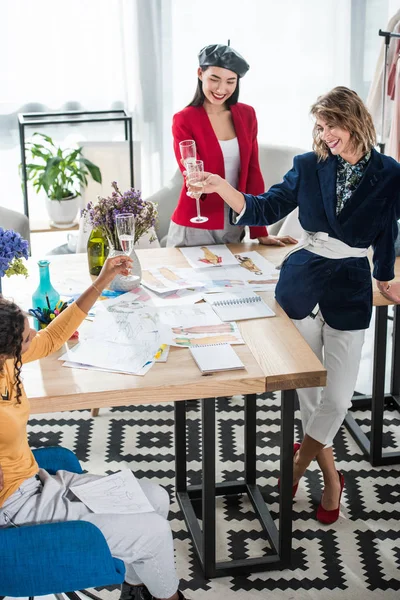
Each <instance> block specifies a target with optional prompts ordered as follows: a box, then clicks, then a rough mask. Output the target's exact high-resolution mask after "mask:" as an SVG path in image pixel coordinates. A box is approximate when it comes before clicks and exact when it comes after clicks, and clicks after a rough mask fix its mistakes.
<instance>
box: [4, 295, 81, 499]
mask: <svg viewBox="0 0 400 600" xmlns="http://www.w3.org/2000/svg"><path fill="white" fill-rule="evenodd" d="M85 317H86V314H85V313H84V312H83V311H82V310H81V309H80V308H79V307H78V306H77V305H76V304H75V303H74V304H72V306H70V307H69V308H67V309H66V310H65V311H63V312H62V313H61V314H60V315H59V316H58V317H57V319H55V320H54V321H52V323H51V324H50V325H49V326H48V327H46V329H42V330H41V331H40V332H39V333H38V334H37V335H36V336H35V337H34V338H33V340H32V342H31V344H30V346H29V348H28V350H27V352H25V353H24V354H23V355H22V361H23V362H24V363H25V362H30V361H32V360H36V359H39V358H44V357H45V356H48V355H49V354H51V353H52V352H55V351H56V350H59V348H61V346H62V345H63V344H64V343H65V342H66V341H67V340H68V339H69V338H70V337H71V335H72V334H73V333H74V331H75V330H76V328H77V327H79V325H80V324H81V323H82V321H83V319H84V318H85ZM21 391H22V396H21V398H20V402H21V404H18V403H17V400H16V385H15V374H14V360H13V359H10V360H7V361H6V362H5V364H4V367H3V370H2V371H0V466H1V468H2V470H3V476H4V487H3V489H2V490H1V491H0V506H2V505H3V504H4V502H5V500H6V499H7V498H8V497H9V496H11V494H13V493H14V492H15V490H17V489H18V488H19V486H20V485H21V483H22V482H23V481H25V479H28V478H29V477H32V476H33V475H35V474H36V473H37V472H38V469H39V467H38V465H37V462H36V460H35V458H34V456H33V454H32V451H31V449H30V448H29V444H28V435H27V431H26V425H27V422H28V418H29V410H30V403H29V400H28V398H27V396H26V394H25V390H24V389H23V387H22V390H21Z"/></svg>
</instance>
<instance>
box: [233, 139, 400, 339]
mask: <svg viewBox="0 0 400 600" xmlns="http://www.w3.org/2000/svg"><path fill="white" fill-rule="evenodd" d="M336 170H337V158H336V157H335V156H333V155H329V157H328V158H327V159H326V160H324V161H321V162H318V160H317V156H316V154H315V153H314V152H307V153H306V154H302V155H300V156H296V157H295V159H294V163H293V168H292V169H291V170H290V171H289V172H288V173H286V175H285V177H284V178H283V182H282V183H280V184H278V185H274V186H272V187H271V188H270V189H269V190H268V192H265V193H264V194H261V195H259V196H253V195H251V194H244V197H245V201H246V210H245V213H244V214H243V216H242V218H241V219H239V220H238V222H237V224H238V225H271V224H272V223H275V222H276V221H279V220H280V219H282V218H283V217H286V215H288V214H289V213H290V212H291V211H292V210H294V209H295V208H296V207H297V206H298V207H299V220H300V223H301V226H302V227H303V229H305V230H306V231H308V232H314V233H315V232H317V231H324V232H326V233H328V234H329V235H330V236H331V237H333V238H336V239H338V240H341V241H342V242H345V243H346V244H348V245H349V246H354V247H356V248H368V247H369V246H372V247H373V250H374V253H373V263H374V270H373V276H374V277H375V279H378V280H380V281H389V280H391V279H393V278H394V262H395V250H394V243H395V240H396V237H397V233H398V226H397V220H398V219H399V218H400V163H398V162H396V161H395V160H394V159H392V158H390V157H388V156H384V155H382V154H379V153H378V152H376V150H373V151H372V155H371V159H370V161H369V163H368V165H367V167H366V169H365V171H364V174H363V177H362V179H361V181H360V183H359V185H358V187H357V189H356V190H355V191H354V193H353V195H352V196H351V198H350V199H349V200H348V201H347V202H346V204H345V205H344V207H343V209H342V211H341V212H340V213H339V215H336ZM232 219H233V215H231V220H232ZM232 222H233V221H232ZM276 299H277V300H278V302H279V304H280V305H281V306H282V308H283V309H284V310H285V311H286V313H287V314H288V315H289V317H290V318H292V319H304V318H305V317H306V316H307V315H309V314H310V312H311V311H312V309H313V308H314V307H315V305H316V304H319V307H320V309H321V312H322V315H323V317H324V319H325V321H326V322H327V323H328V325H330V326H331V327H333V328H335V329H340V330H355V329H366V328H367V327H368V325H369V322H370V319H371V313H372V281H371V270H370V266H369V262H368V259H367V258H366V257H363V258H343V259H331V258H324V257H322V256H318V255H317V254H314V253H312V252H309V251H308V250H305V249H302V250H299V251H298V252H295V253H293V254H291V255H290V256H289V257H288V258H287V259H286V260H285V262H284V263H283V265H282V269H281V274H280V278H279V282H278V285H277V287H276Z"/></svg>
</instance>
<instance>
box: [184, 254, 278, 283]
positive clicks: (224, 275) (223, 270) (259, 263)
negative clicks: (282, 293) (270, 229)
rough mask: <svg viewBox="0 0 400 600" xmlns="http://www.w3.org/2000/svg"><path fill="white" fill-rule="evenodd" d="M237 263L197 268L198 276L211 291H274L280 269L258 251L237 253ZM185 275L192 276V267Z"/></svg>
mask: <svg viewBox="0 0 400 600" xmlns="http://www.w3.org/2000/svg"><path fill="white" fill-rule="evenodd" d="M235 258H237V259H238V261H239V262H238V263H237V264H236V265H231V266H226V267H219V268H218V269H209V268H205V269H204V268H200V269H196V277H197V279H198V280H199V281H201V282H202V283H203V285H204V287H205V289H206V290H207V291H208V292H210V291H213V292H215V291H228V290H231V291H233V290H236V291H240V290H241V289H242V290H243V289H245V288H248V289H251V290H253V291H273V290H274V289H275V286H276V283H277V281H278V279H279V271H278V270H277V269H275V267H274V265H273V264H272V263H270V262H269V261H268V260H266V259H265V258H264V257H263V256H261V255H260V254H259V253H258V252H242V253H240V254H235ZM186 271H187V273H183V276H184V277H187V278H189V277H190V271H191V269H186Z"/></svg>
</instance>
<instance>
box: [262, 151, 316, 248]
mask: <svg viewBox="0 0 400 600" xmlns="http://www.w3.org/2000/svg"><path fill="white" fill-rule="evenodd" d="M304 152H306V150H304V149H302V148H295V147H291V146H272V145H271V146H269V145H267V144H261V145H260V146H259V160H260V168H261V172H262V174H263V178H264V183H265V189H266V190H268V189H269V188H270V187H271V186H272V185H274V184H275V183H280V182H281V181H282V179H283V176H284V175H285V173H287V172H288V171H289V170H290V169H291V168H292V166H293V158H294V157H295V156H297V154H304ZM297 215H298V211H297V209H296V210H294V211H293V212H292V213H290V214H289V215H288V216H287V217H285V218H284V219H281V220H280V221H277V223H274V224H273V225H269V226H268V232H269V233H270V234H271V235H291V236H293V237H295V238H299V237H301V233H302V231H303V230H302V227H301V225H300V223H299V220H298V216H297Z"/></svg>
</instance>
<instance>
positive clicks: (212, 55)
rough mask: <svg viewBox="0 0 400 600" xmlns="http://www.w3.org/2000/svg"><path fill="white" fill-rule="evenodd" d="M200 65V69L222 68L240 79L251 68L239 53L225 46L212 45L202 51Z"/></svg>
mask: <svg viewBox="0 0 400 600" xmlns="http://www.w3.org/2000/svg"><path fill="white" fill-rule="evenodd" d="M199 65H200V67H222V68H223V69H229V70H230V71H233V72H234V73H236V74H237V75H238V76H239V77H243V75H246V73H247V71H248V70H249V68H250V67H249V65H248V63H247V62H246V61H245V60H244V58H243V56H241V55H240V54H239V52H236V50H234V49H233V48H231V47H230V46H225V45H224V44H211V45H210V46H206V47H205V48H203V49H202V50H200V52H199Z"/></svg>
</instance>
